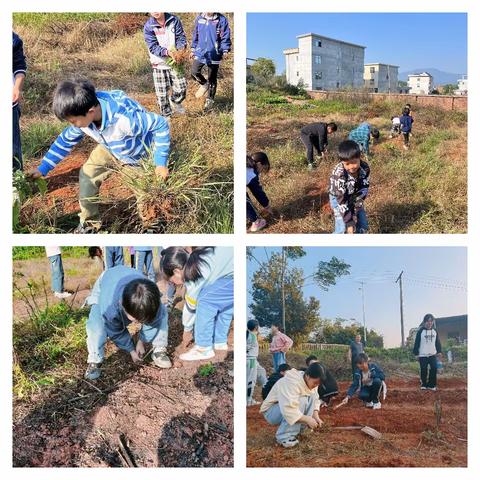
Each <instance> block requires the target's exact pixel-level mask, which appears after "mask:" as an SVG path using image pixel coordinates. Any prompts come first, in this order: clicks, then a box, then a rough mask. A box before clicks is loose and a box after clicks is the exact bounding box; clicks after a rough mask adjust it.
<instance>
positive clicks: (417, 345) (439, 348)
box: [413, 327, 442, 355]
mask: <svg viewBox="0 0 480 480" xmlns="http://www.w3.org/2000/svg"><path fill="white" fill-rule="evenodd" d="M424 330H425V327H420V328H419V329H418V331H417V335H416V336H415V344H414V345H413V354H414V355H418V353H419V351H420V341H421V339H422V332H423V331H424ZM432 330H435V332H436V334H437V336H436V337H435V349H436V350H437V353H442V344H441V343H440V337H439V336H438V332H437V329H436V328H432Z"/></svg>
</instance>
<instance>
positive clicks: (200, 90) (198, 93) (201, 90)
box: [195, 83, 208, 98]
mask: <svg viewBox="0 0 480 480" xmlns="http://www.w3.org/2000/svg"><path fill="white" fill-rule="evenodd" d="M207 92H208V83H206V84H205V85H200V87H199V88H198V90H197V91H196V92H195V98H200V97H203V96H204V95H205V94H206V93H207Z"/></svg>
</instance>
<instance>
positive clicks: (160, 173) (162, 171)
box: [155, 166, 168, 180]
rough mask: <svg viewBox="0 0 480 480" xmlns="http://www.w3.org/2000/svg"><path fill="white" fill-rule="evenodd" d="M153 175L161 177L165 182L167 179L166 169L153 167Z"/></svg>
mask: <svg viewBox="0 0 480 480" xmlns="http://www.w3.org/2000/svg"><path fill="white" fill-rule="evenodd" d="M155 174H156V175H157V177H161V178H163V179H164V180H166V179H167V177H168V168H167V167H160V166H158V167H155Z"/></svg>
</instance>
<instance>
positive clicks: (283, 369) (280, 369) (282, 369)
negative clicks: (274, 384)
mask: <svg viewBox="0 0 480 480" xmlns="http://www.w3.org/2000/svg"><path fill="white" fill-rule="evenodd" d="M291 369H292V367H291V366H290V365H289V364H288V363H282V364H281V365H279V366H278V368H277V372H278V373H283V372H286V371H288V370H291Z"/></svg>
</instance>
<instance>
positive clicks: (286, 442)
mask: <svg viewBox="0 0 480 480" xmlns="http://www.w3.org/2000/svg"><path fill="white" fill-rule="evenodd" d="M278 443H279V444H280V445H281V446H282V447H284V448H292V447H295V445H298V444H299V441H298V440H297V439H296V438H295V437H292V438H289V439H288V440H284V441H283V442H278Z"/></svg>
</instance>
